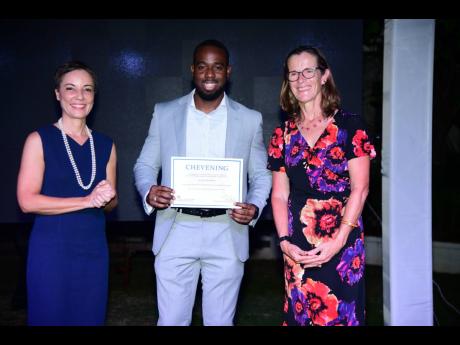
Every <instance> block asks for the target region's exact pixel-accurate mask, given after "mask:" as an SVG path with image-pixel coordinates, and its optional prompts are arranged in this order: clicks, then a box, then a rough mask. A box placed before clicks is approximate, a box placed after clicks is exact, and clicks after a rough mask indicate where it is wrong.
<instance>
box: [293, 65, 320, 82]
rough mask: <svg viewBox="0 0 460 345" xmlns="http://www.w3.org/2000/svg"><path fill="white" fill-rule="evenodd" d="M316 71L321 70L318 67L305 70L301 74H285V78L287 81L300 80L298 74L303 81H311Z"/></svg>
mask: <svg viewBox="0 0 460 345" xmlns="http://www.w3.org/2000/svg"><path fill="white" fill-rule="evenodd" d="M317 69H319V70H321V68H320V67H315V68H305V69H304V70H303V71H302V72H297V71H290V72H288V74H287V78H288V80H289V81H297V80H299V78H300V74H302V75H303V77H304V78H305V79H311V78H313V77H314V76H315V72H316V70H317Z"/></svg>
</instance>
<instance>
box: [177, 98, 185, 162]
mask: <svg viewBox="0 0 460 345" xmlns="http://www.w3.org/2000/svg"><path fill="white" fill-rule="evenodd" d="M187 99H188V98H187V97H184V98H182V99H181V100H180V101H179V103H178V105H177V107H176V109H175V114H174V128H175V130H176V143H177V154H178V156H180V157H185V155H186V149H185V145H186V141H187V137H186V135H187V131H186V127H187V105H188V103H187Z"/></svg>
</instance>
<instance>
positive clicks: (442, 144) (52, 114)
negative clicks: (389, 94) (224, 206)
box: [0, 16, 460, 242]
mask: <svg viewBox="0 0 460 345" xmlns="http://www.w3.org/2000/svg"><path fill="white" fill-rule="evenodd" d="M425 17H426V16H425ZM459 23H460V21H459V20H457V19H436V30H435V34H436V36H435V52H434V78H433V79H434V85H433V163H432V169H433V170H432V175H433V183H432V195H433V214H432V216H433V240H435V241H446V242H460V232H459V231H458V229H460V217H459V212H458V211H459V210H460V198H459V195H460V184H459V183H458V176H459V173H458V172H459V170H460V133H459V131H460V97H459V96H458V95H460V89H459V87H460V86H459V84H458V82H457V81H458V79H459V77H460V43H459V42H460V24H459ZM383 32H384V20H383V19H365V20H348V19H347V20H343V19H335V20H326V19H322V20H310V19H286V20H283V19H262V18H261V19H215V20H212V19H60V20H55V19H2V20H0V47H1V49H0V78H1V79H0V80H1V84H0V85H1V91H2V92H1V102H0V116H1V120H2V129H3V133H4V135H5V138H4V140H3V143H2V145H1V146H0V153H1V157H2V158H3V162H2V166H1V169H0V179H1V181H2V182H1V193H0V206H1V207H0V226H1V227H0V229H1V230H0V233H1V232H4V231H6V230H7V229H9V228H10V227H11V225H21V226H24V227H26V228H27V227H29V224H30V222H31V220H32V216H30V215H24V214H22V213H21V211H20V209H19V207H18V205H17V202H16V178H17V172H18V168H19V162H20V157H21V151H22V145H23V143H24V140H25V138H26V136H27V134H28V133H30V132H31V131H33V130H35V129H36V128H37V127H39V126H42V125H44V124H47V123H51V122H54V121H55V120H56V119H57V118H58V116H59V109H58V104H57V102H56V101H55V98H54V92H53V87H54V85H53V74H54V70H55V68H56V67H57V66H58V65H59V64H61V63H63V62H64V61H66V60H68V59H74V58H75V59H81V60H83V61H85V62H87V63H88V64H89V65H90V66H92V67H93V68H94V70H95V71H96V73H97V74H98V77H99V84H100V92H99V94H98V96H97V99H96V105H95V107H94V110H93V112H92V114H91V115H90V117H89V125H90V126H91V127H93V128H95V129H96V130H99V131H102V132H104V133H106V134H108V135H110V136H111V137H112V138H113V139H114V140H115V143H116V145H117V150H118V157H119V166H118V193H119V196H120V203H119V206H118V208H117V209H116V210H115V211H114V212H112V213H111V214H109V215H108V219H109V222H111V224H114V223H118V224H123V223H125V224H126V225H125V226H129V224H131V222H143V221H146V220H148V222H146V223H148V226H150V225H151V222H152V218H151V217H146V216H145V215H144V213H143V211H142V207H141V205H140V199H139V197H138V195H137V192H136V191H135V188H134V184H133V174H132V167H133V165H134V162H135V160H136V158H137V156H138V154H139V152H140V149H141V147H142V144H143V141H144V139H145V136H146V134H147V130H148V125H149V122H150V119H151V113H152V110H153V106H154V104H155V103H156V102H161V101H165V100H170V99H173V98H176V97H179V96H181V95H184V94H185V93H188V92H189V91H190V90H191V89H190V85H191V84H190V79H191V78H190V72H189V65H190V63H191V59H192V51H193V48H194V46H195V45H196V44H197V43H199V42H200V41H202V40H204V39H208V38H216V39H219V40H222V41H223V42H224V43H225V44H226V45H227V46H228V48H229V50H230V59H231V63H232V65H233V75H232V77H231V79H232V87H231V89H230V96H231V97H233V98H234V99H236V100H237V101H239V102H242V103H243V104H245V105H247V106H249V107H252V108H254V109H256V110H259V111H261V112H262V114H263V116H264V140H265V143H266V144H267V143H268V138H269V136H270V134H271V131H272V129H273V127H275V126H276V124H277V123H279V121H280V120H281V113H280V109H279V105H278V99H279V88H280V84H281V74H282V63H283V60H284V57H285V55H286V54H287V52H288V51H289V50H291V49H292V48H293V47H295V46H297V45H298V44H312V45H317V46H319V47H320V48H321V49H322V50H323V51H324V52H325V54H326V56H327V58H328V60H329V62H330V64H331V66H332V70H333V73H334V77H335V80H336V82H337V85H338V87H339V89H340V91H341V94H342V98H343V106H344V108H346V109H348V110H350V111H354V112H360V113H361V114H362V115H363V116H364V118H365V120H366V121H367V123H368V126H369V129H370V132H371V134H373V136H374V143H375V145H376V147H377V151H378V153H379V152H380V150H381V131H382V76H383ZM400 116H404V114H401V115H400ZM407 130H408V131H410V128H408V129H407ZM414 150H416V148H414ZM408 159H410V157H408ZM421 188H422V186H421ZM414 202H416V200H414ZM263 216H264V218H263V219H267V220H268V221H270V218H271V214H270V208H269V206H268V207H267V208H266V209H265V211H264V215H263ZM363 217H364V222H365V225H366V233H367V234H368V235H373V236H380V235H381V224H380V218H381V176H380V156H379V155H378V157H377V159H375V160H374V161H373V162H372V165H371V191H370V194H369V196H368V200H367V202H366V206H365V208H364V210H363ZM265 224H268V223H265ZM272 230H273V229H271V230H269V231H272Z"/></svg>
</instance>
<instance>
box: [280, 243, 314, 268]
mask: <svg viewBox="0 0 460 345" xmlns="http://www.w3.org/2000/svg"><path fill="white" fill-rule="evenodd" d="M280 248H281V251H282V252H283V254H284V255H287V256H288V257H290V258H291V259H292V260H294V262H295V263H299V262H300V261H301V260H303V259H304V258H305V255H308V252H306V251H305V250H302V249H300V248H299V247H297V246H296V245H295V244H292V243H290V242H289V241H283V242H281V243H280Z"/></svg>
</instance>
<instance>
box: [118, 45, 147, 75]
mask: <svg viewBox="0 0 460 345" xmlns="http://www.w3.org/2000/svg"><path fill="white" fill-rule="evenodd" d="M114 63H115V67H116V69H117V70H119V71H120V72H121V73H123V74H125V75H126V77H128V78H139V77H142V76H143V75H144V74H145V69H146V68H145V59H144V57H143V56H142V55H141V54H139V53H137V52H134V51H129V50H124V51H121V52H120V54H119V55H118V56H117V57H115V59H114Z"/></svg>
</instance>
